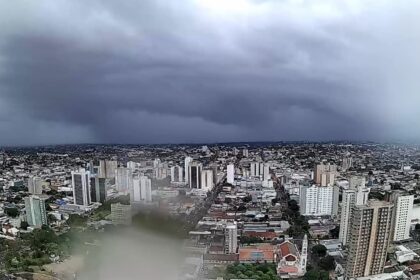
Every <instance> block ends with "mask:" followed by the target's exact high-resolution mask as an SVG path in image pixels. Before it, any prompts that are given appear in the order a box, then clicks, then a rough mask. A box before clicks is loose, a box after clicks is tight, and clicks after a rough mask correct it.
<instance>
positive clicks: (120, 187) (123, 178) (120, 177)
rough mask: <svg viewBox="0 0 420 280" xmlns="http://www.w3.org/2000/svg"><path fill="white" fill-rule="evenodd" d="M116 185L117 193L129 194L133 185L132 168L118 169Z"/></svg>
mask: <svg viewBox="0 0 420 280" xmlns="http://www.w3.org/2000/svg"><path fill="white" fill-rule="evenodd" d="M115 184H116V187H117V191H119V192H128V191H129V190H130V189H131V185H132V184H133V171H132V170H131V169H130V168H126V167H118V168H117V169H116V178H115Z"/></svg>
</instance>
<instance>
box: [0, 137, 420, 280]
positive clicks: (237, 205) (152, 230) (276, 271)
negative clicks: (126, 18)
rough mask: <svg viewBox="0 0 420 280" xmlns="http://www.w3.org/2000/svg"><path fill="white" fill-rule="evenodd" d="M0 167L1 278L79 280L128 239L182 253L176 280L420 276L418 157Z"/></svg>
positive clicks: (301, 152)
mask: <svg viewBox="0 0 420 280" xmlns="http://www.w3.org/2000/svg"><path fill="white" fill-rule="evenodd" d="M0 164H1V169H0V170H1V173H0V174H1V176H0V184H1V189H0V190H1V192H0V197H1V202H0V207H1V208H0V209H1V210H0V224H1V229H2V233H1V234H0V248H1V250H0V260H1V268H0V269H1V275H2V277H3V278H2V279H19V278H21V279H38V278H37V277H41V278H39V279H79V278H80V279H83V276H84V275H86V274H85V273H88V272H87V267H88V266H91V265H95V266H96V265H98V266H99V267H100V265H101V264H100V263H99V262H100V260H98V259H97V257H94V256H96V254H100V252H101V250H104V249H103V248H104V247H106V246H108V245H107V243H106V242H107V240H109V239H108V237H109V236H124V234H125V233H124V232H125V231H127V230H134V231H139V232H146V233H147V234H152V235H153V236H162V238H165V239H168V240H172V241H174V243H176V244H180V245H181V246H180V247H179V248H178V249H177V250H179V252H178V253H179V255H180V256H182V258H177V259H178V262H177V266H176V267H177V269H176V274H177V275H178V276H176V277H175V278H172V279H256V280H268V279H381V280H382V279H384V280H387V279H417V278H416V277H417V276H416V275H417V274H419V273H420V259H419V255H418V254H419V253H420V244H419V241H420V205H418V204H420V199H419V197H418V192H419V190H420V179H419V174H420V149H419V147H415V146H406V145H380V144H373V143H364V144H351V143H325V144H322V143H314V144H312V143H244V144H218V145H166V146H165V145H161V146H159V145H158V146H133V145H74V146H50V147H37V148H10V149H4V150H3V151H2V153H1V156H0ZM130 242H132V243H131V244H132V245H133V246H136V241H135V240H134V241H130ZM156 242H157V243H160V241H156ZM162 242H163V241H162ZM118 244H119V243H116V244H115V245H116V246H118ZM149 245H152V244H149ZM122 246H123V245H122V243H121V247H122ZM154 246H156V247H159V246H160V244H155V243H153V247H154ZM137 253H138V255H136V257H138V258H141V257H145V256H146V255H147V252H141V251H140V252H137ZM178 253H177V254H178ZM92 262H94V264H92ZM114 264H115V263H114ZM116 267H117V266H116ZM116 269H117V268H116ZM138 273H141V272H140V271H139V272H138ZM31 277H32V278H31ZM42 277H44V278H42ZM48 277H50V278H48Z"/></svg>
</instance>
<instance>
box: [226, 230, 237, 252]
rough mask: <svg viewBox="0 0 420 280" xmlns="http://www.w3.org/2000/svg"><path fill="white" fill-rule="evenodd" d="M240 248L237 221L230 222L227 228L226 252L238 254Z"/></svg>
mask: <svg viewBox="0 0 420 280" xmlns="http://www.w3.org/2000/svg"><path fill="white" fill-rule="evenodd" d="M237 249H238V226H237V224H236V222H233V223H228V224H227V225H226V228H225V253H226V254H236V251H237Z"/></svg>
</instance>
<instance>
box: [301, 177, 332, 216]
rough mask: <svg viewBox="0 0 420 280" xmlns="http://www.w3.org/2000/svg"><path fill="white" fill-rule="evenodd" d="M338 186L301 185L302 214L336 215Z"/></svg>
mask: <svg viewBox="0 0 420 280" xmlns="http://www.w3.org/2000/svg"><path fill="white" fill-rule="evenodd" d="M338 196H339V190H338V188H337V187H319V186H315V185H313V186H311V187H308V186H300V209H301V213H302V215H306V216H323V215H336V214H337V212H338Z"/></svg>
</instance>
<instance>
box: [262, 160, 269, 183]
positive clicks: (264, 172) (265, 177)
mask: <svg viewBox="0 0 420 280" xmlns="http://www.w3.org/2000/svg"><path fill="white" fill-rule="evenodd" d="M262 176H263V180H265V181H266V180H269V179H271V174H270V164H268V163H264V165H263V170H262Z"/></svg>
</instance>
